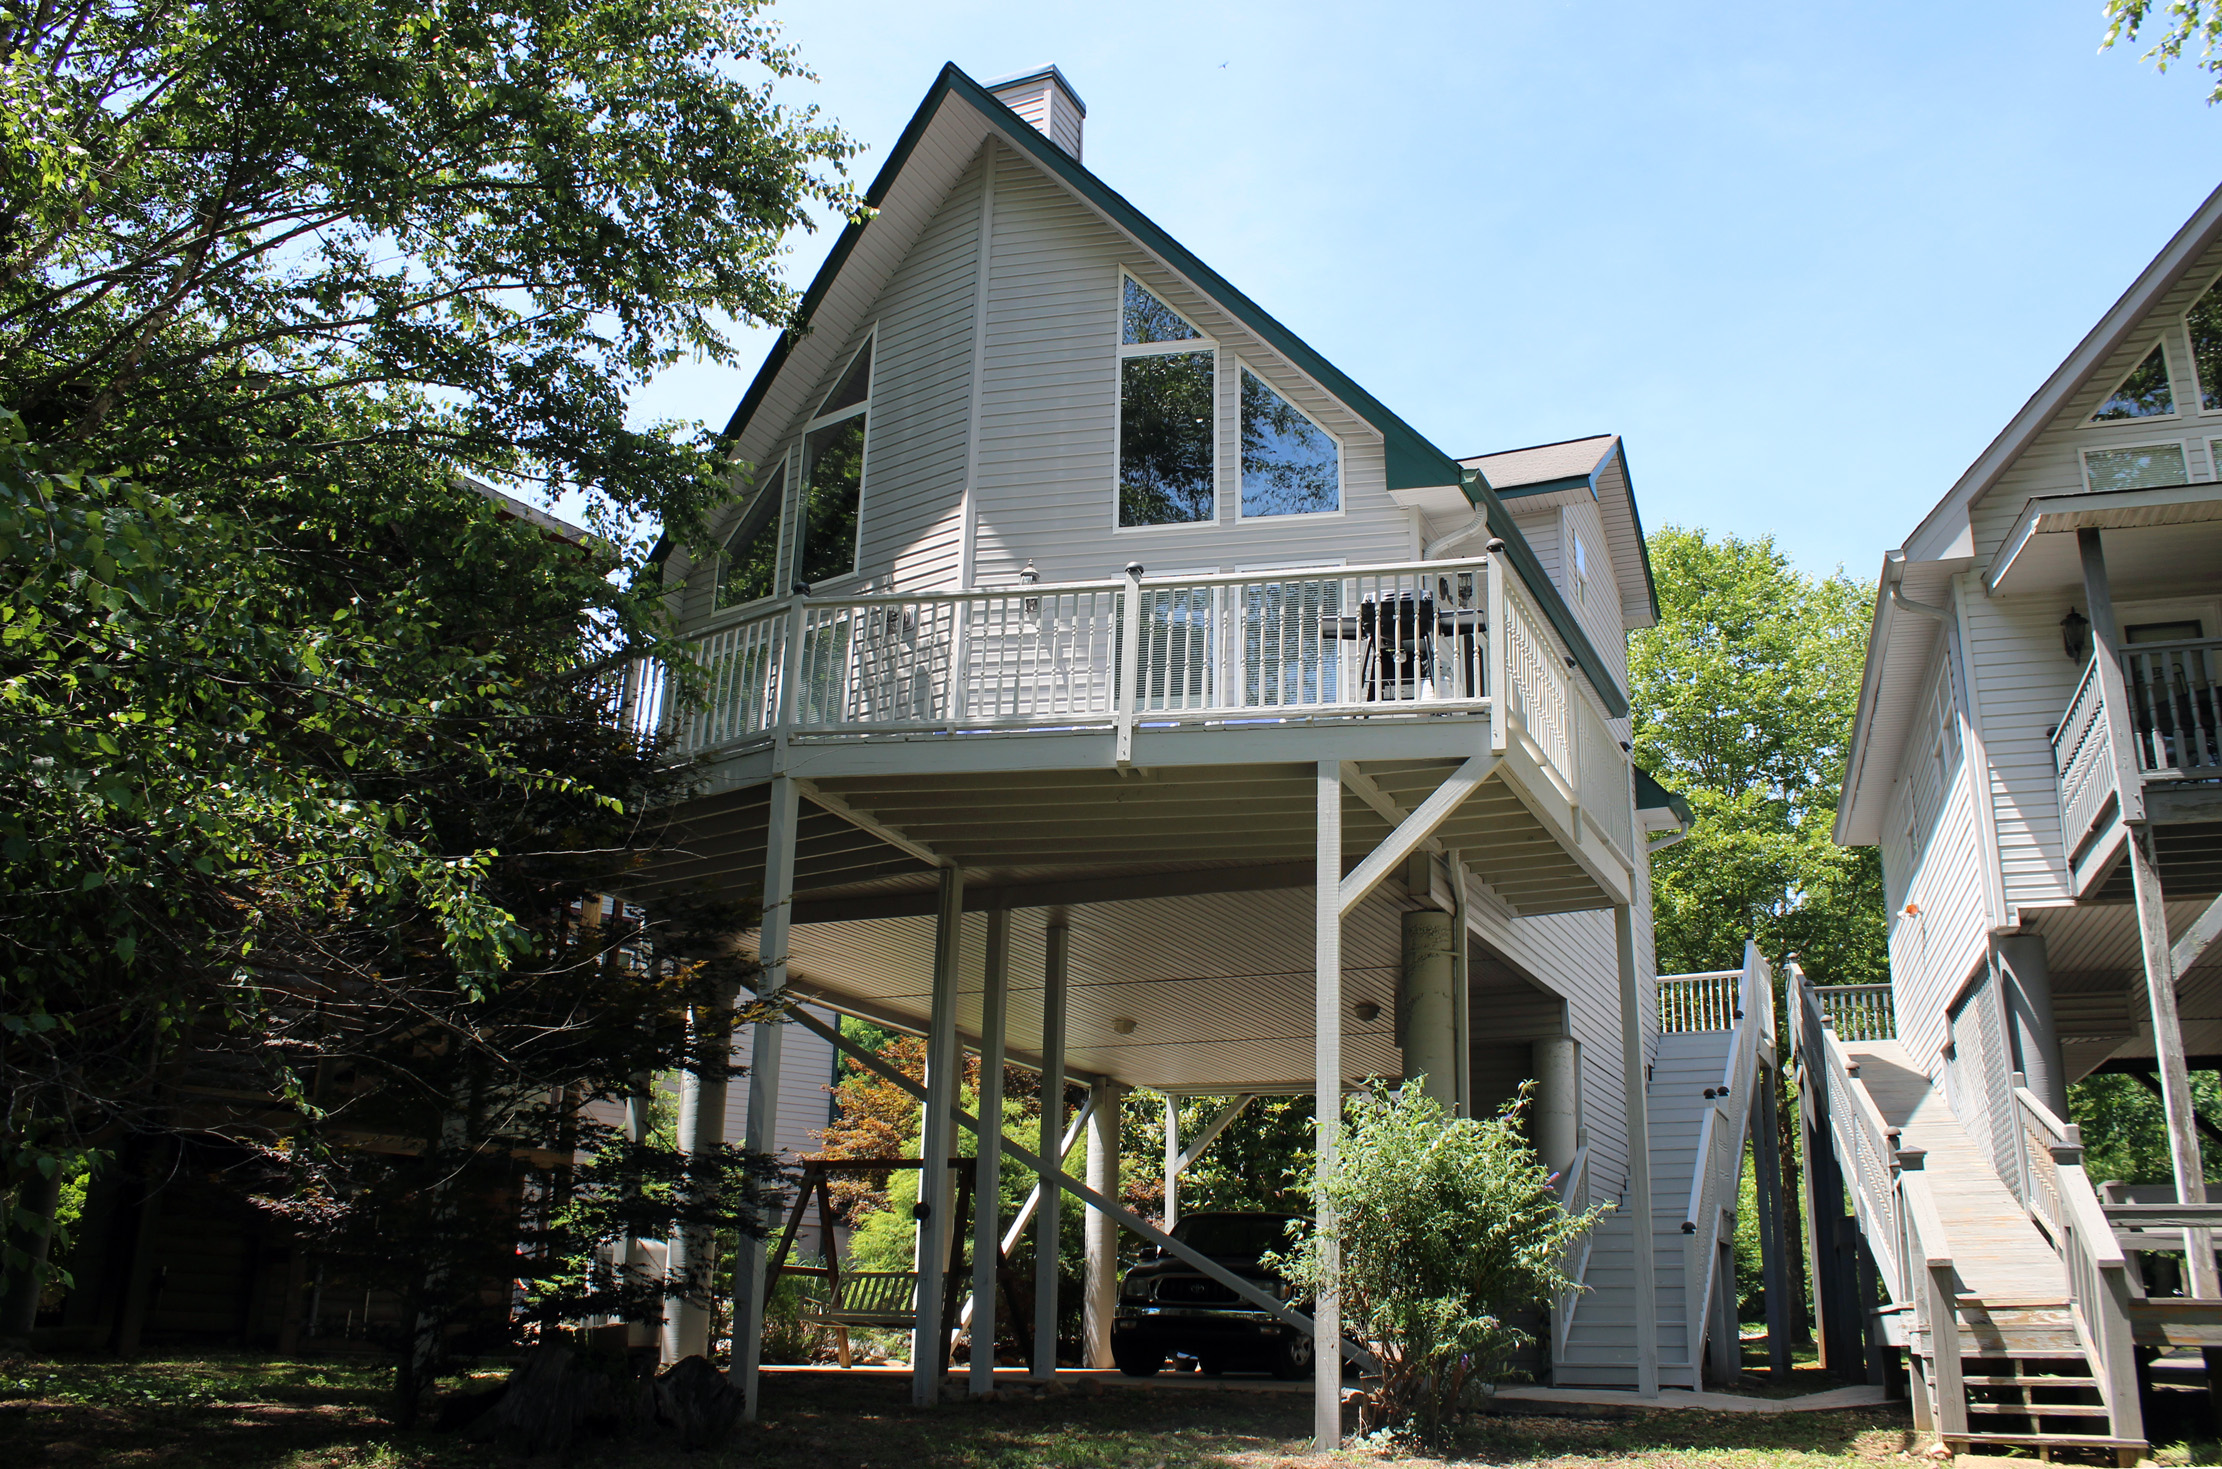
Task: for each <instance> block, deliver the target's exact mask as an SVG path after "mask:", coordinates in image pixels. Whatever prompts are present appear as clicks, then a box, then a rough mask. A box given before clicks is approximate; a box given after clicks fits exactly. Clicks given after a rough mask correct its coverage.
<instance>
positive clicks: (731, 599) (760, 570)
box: [717, 457, 787, 607]
mask: <svg viewBox="0 0 2222 1469" xmlns="http://www.w3.org/2000/svg"><path fill="white" fill-rule="evenodd" d="M786 499H787V461H786V459H785V458H784V457H782V458H781V459H780V461H779V462H778V463H777V464H775V465H773V466H772V472H771V473H770V474H768V475H766V476H764V479H763V482H762V487H761V488H760V489H758V491H757V492H756V499H755V500H754V501H753V502H752V503H751V504H750V505H749V507H748V510H747V511H746V513H744V514H743V515H742V516H741V523H740V524H739V525H737V526H735V527H734V528H733V533H732V534H731V535H729V536H727V537H726V538H725V559H724V561H723V562H722V564H720V565H719V567H718V598H717V601H718V605H719V606H720V607H738V606H739V605H740V604H741V603H743V602H753V601H755V600H757V599H758V598H759V597H769V596H771V595H772V594H773V593H774V592H776V591H777V590H778V589H779V507H780V506H781V505H782V504H784V503H785V502H786Z"/></svg>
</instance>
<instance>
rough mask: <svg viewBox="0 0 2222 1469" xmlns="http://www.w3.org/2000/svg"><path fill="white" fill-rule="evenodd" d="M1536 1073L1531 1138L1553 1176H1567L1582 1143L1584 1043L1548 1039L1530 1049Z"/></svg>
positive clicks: (1563, 1038)
mask: <svg viewBox="0 0 2222 1469" xmlns="http://www.w3.org/2000/svg"><path fill="white" fill-rule="evenodd" d="M1528 1054H1529V1057H1530V1062H1529V1064H1530V1066H1531V1067H1532V1068H1533V1070H1534V1072H1535V1106H1534V1108H1533V1109H1532V1110H1530V1112H1529V1113H1528V1119H1529V1120H1528V1135H1529V1136H1530V1137H1532V1138H1533V1139H1534V1140H1535V1155H1536V1157H1538V1158H1540V1159H1541V1160H1542V1161H1543V1166H1544V1167H1545V1168H1548V1169H1549V1170H1550V1171H1551V1172H1553V1173H1560V1174H1563V1173H1564V1172H1565V1171H1566V1169H1567V1168H1568V1167H1569V1166H1570V1165H1571V1164H1572V1163H1573V1161H1574V1151H1575V1149H1577V1148H1579V1147H1580V1146H1581V1144H1579V1143H1577V1142H1576V1141H1575V1140H1574V1139H1575V1137H1576V1135H1577V1134H1578V1133H1579V1132H1580V1130H1581V1125H1582V1116H1581V1098H1582V1043H1581V1042H1580V1041H1578V1040H1576V1039H1574V1037H1572V1036H1570V1035H1554V1036H1546V1037H1544V1038H1543V1039H1542V1040H1539V1041H1532V1042H1530V1043H1529V1046H1528Z"/></svg>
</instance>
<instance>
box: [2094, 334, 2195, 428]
mask: <svg viewBox="0 0 2222 1469" xmlns="http://www.w3.org/2000/svg"><path fill="white" fill-rule="evenodd" d="M2175 411H2176V396H2175V394H2174V393H2173V392H2171V391H2170V390H2169V387H2168V354H2167V353H2166V352H2165V351H2164V350H2162V349H2161V347H2160V346H2159V345H2158V344H2155V345H2154V347H2153V349H2152V351H2150V352H2148V353H2147V354H2145V360H2144V361H2143V362H2140V363H2138V364H2137V370H2136V371H2134V372H2132V373H2131V374H2130V375H2129V376H2128V377H2125V378H2123V379H2122V385H2121V386H2120V387H2118V388H2116V389H2115V390H2114V391H2113V393H2112V394H2111V395H2110V396H2109V397H2108V398H2107V400H2106V401H2105V402H2104V403H2101V404H2100V405H2099V411H2098V412H2096V413H2094V414H2092V415H2091V421H2092V422H2093V423H2114V422H2117V421H2119V420H2121V419H2125V418H2165V417H2167V416H2168V415H2169V414H2172V413H2174V412H2175Z"/></svg>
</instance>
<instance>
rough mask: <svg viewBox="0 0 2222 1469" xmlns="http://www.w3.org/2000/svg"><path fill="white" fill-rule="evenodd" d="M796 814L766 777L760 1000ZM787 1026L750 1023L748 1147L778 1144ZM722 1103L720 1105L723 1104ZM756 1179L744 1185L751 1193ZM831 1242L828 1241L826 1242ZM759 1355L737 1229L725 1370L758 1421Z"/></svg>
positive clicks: (747, 1263) (754, 1293)
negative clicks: (728, 1354)
mask: <svg viewBox="0 0 2222 1469" xmlns="http://www.w3.org/2000/svg"><path fill="white" fill-rule="evenodd" d="M801 821H802V805H801V795H800V793H799V792H798V791H797V790H796V789H795V782H794V778H793V777H791V776H785V775H779V776H774V777H773V778H772V783H771V808H770V811H769V812H768V814H767V822H768V824H767V826H766V829H765V833H764V918H763V925H762V928H761V929H760V930H759V937H758V942H757V963H758V965H759V966H760V970H761V973H760V974H759V976H758V978H757V981H756V997H757V998H758V999H759V1000H770V999H776V998H777V997H778V996H779V995H780V994H781V993H782V992H784V991H785V990H786V988H787V948H788V941H789V919H790V917H791V916H792V914H793V912H794V896H795V832H796V829H797V828H798V827H799V826H800V824H801ZM784 1034H785V1027H783V1026H782V1025H781V1024H780V1023H779V1022H778V1021H767V1022H763V1023H760V1024H758V1025H757V1026H756V1027H755V1033H754V1035H753V1036H752V1037H751V1039H750V1046H749V1058H748V1123H747V1128H746V1131H745V1132H744V1133H743V1134H742V1137H743V1144H742V1145H743V1146H744V1147H746V1148H747V1149H748V1151H749V1152H751V1153H770V1152H774V1151H776V1150H777V1149H778V1147H779V1050H780V1037H781V1036H782V1035H784ZM720 1110H721V1111H722V1110H723V1108H722V1105H721V1108H720ZM757 1188H758V1185H757V1184H756V1183H755V1182H754V1181H751V1182H750V1183H749V1185H748V1190H749V1201H750V1202H751V1203H752V1204H758V1203H761V1202H762V1201H760V1200H759V1199H758V1198H757V1195H756V1191H757ZM827 1244H828V1247H829V1248H830V1247H831V1241H828V1242H827ZM763 1355H764V1242H763V1241H762V1240H760V1239H757V1238H755V1237H754V1236H752V1235H749V1234H745V1233H744V1234H742V1235H741V1236H740V1239H739V1250H738V1252H737V1253H736V1254H735V1255H734V1257H733V1354H732V1356H731V1357H729V1358H728V1359H727V1360H728V1362H729V1363H730V1364H731V1366H730V1368H729V1369H728V1375H729V1376H731V1377H733V1378H737V1379H738V1381H737V1382H736V1383H735V1384H734V1385H735V1386H737V1387H738V1388H740V1390H741V1399H742V1410H741V1416H742V1417H743V1419H745V1420H746V1421H747V1422H750V1423H753V1422H755V1421H756V1386H757V1368H758V1366H759V1365H760V1364H761V1363H762V1361H763Z"/></svg>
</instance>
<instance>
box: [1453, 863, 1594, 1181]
mask: <svg viewBox="0 0 2222 1469" xmlns="http://www.w3.org/2000/svg"><path fill="white" fill-rule="evenodd" d="M1473 904H1474V895H1473V889H1472V887H1471V886H1470V885H1469V883H1468V879H1467V874H1466V854H1465V853H1464V852H1461V851H1458V850H1457V849H1455V848H1454V849H1452V851H1451V852H1450V931H1451V945H1450V957H1451V999H1452V1004H1453V1014H1454V1015H1455V1024H1456V1028H1457V1035H1456V1036H1455V1037H1454V1038H1453V1040H1452V1041H1451V1049H1452V1051H1453V1053H1454V1055H1455V1058H1456V1060H1457V1063H1458V1115H1459V1116H1461V1117H1471V1116H1473V1115H1474V1009H1473V1001H1474V985H1473V976H1472V973H1471V969H1472V961H1473V943H1474V936H1473V934H1472V933H1471V932H1469V931H1468V928H1467V925H1468V924H1470V923H1472V922H1473V911H1474V907H1473ZM1569 1156H1571V1154H1570V1155H1569Z"/></svg>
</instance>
